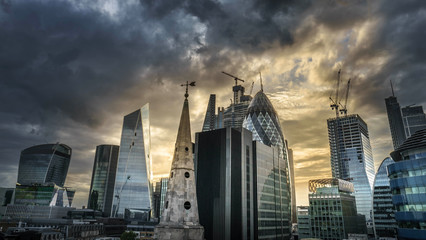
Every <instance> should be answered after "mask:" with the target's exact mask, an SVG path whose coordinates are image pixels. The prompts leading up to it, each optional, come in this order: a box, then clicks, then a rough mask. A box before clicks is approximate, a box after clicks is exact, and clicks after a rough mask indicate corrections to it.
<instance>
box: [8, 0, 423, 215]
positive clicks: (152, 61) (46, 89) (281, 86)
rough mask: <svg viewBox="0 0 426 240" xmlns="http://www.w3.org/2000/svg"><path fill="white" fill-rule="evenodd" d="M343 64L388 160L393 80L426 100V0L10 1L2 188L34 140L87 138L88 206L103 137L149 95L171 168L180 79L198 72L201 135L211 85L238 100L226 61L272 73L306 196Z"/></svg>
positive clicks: (73, 182) (323, 171)
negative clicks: (388, 102) (387, 105)
mask: <svg viewBox="0 0 426 240" xmlns="http://www.w3.org/2000/svg"><path fill="white" fill-rule="evenodd" d="M339 68H341V69H342V85H343V86H344V85H345V84H346V82H347V80H348V79H349V78H351V79H352V82H351V84H352V86H351V89H350V94H349V103H348V113H349V114H351V113H358V114H360V115H361V117H362V118H363V119H364V120H365V121H366V122H367V124H368V128H369V132H370V140H371V145H372V148H373V156H374V161H375V166H376V169H377V167H378V166H379V164H380V162H381V161H382V160H383V159H384V158H385V157H387V156H388V154H389V152H390V151H392V141H391V137H390V131H389V124H388V120H387V116H386V109H385V103H384V98H386V97H388V96H389V95H391V89H390V84H389V80H392V81H393V83H394V88H395V94H396V96H397V97H398V100H399V102H400V104H401V105H402V106H405V105H409V104H417V105H423V106H426V105H425V104H426V93H425V89H426V79H425V76H426V1H421V0H419V1H409V0H406V1H361V0H360V1H349V0H340V1H337V0H336V1H333V0H324V1H321V0H319V1H307V0H297V1H296V0H286V1H281V0H270V1H265V0H235V1H231V0H217V1H215V0H205V1H191V0H173V1H170V0H141V1H130V0H129V1H119V0H117V1H112V0H111V1H106V0H105V1H93V0H74V1H72V0H71V1H63V0H46V1H15V0H0V183H1V184H0V186H1V187H13V186H14V184H15V183H16V179H17V171H18V163H19V155H20V151H21V150H23V149H25V148H27V147H30V146H33V145H38V144H43V143H56V142H61V143H64V144H67V145H69V146H70V147H71V148H72V149H73V155H72V158H71V165H70V168H69V173H68V176H67V181H66V185H67V186H71V187H74V188H75V189H76V190H77V193H76V196H75V200H74V203H73V205H74V206H75V207H81V206H82V205H87V196H88V192H89V188H90V179H91V173H92V167H93V160H94V155H95V148H96V146H97V145H100V144H117V145H119V143H120V137H121V136H120V135H121V126H122V121H123V116H124V115H127V114H128V113H130V112H133V111H135V110H136V109H138V108H140V107H142V106H143V105H144V104H146V103H150V110H151V112H150V114H151V115H150V117H151V141H152V145H151V148H152V159H153V172H154V175H157V176H158V175H167V174H168V172H169V170H170V164H171V160H172V154H173V152H172V151H173V146H174V142H175V138H176V134H177V127H178V121H179V115H180V111H181V107H182V103H183V94H184V89H183V88H182V87H180V84H181V83H184V82H186V81H196V82H197V86H196V87H195V88H192V89H190V96H189V101H190V113H191V124H192V133H193V135H194V134H195V132H198V131H200V130H201V126H202V122H203V120H204V114H205V111H206V108H207V102H208V99H209V95H210V94H211V93H215V94H216V96H217V106H223V107H227V106H228V105H229V104H230V101H229V99H230V98H232V85H233V84H234V81H233V80H232V79H231V78H229V77H227V76H226V75H224V74H222V73H221V71H226V72H229V73H232V74H234V75H236V76H238V77H240V78H242V79H245V80H246V82H244V86H245V87H246V89H247V91H249V90H250V85H251V84H252V82H253V81H255V83H254V89H253V93H256V92H257V91H259V89H260V84H259V74H258V72H259V71H261V72H262V77H263V83H264V92H265V93H266V94H267V96H268V97H269V98H270V100H271V102H272V103H273V105H274V107H275V109H276V110H277V112H278V114H279V118H280V120H281V126H282V128H283V131H284V136H285V138H286V139H287V140H288V142H289V147H290V148H292V149H293V150H294V162H295V176H296V192H297V205H306V204H307V192H308V189H307V182H308V180H310V179H316V178H324V177H330V176H331V169H330V159H329V145H328V136H327V121H326V120H327V118H331V117H333V116H334V112H333V111H332V110H331V109H330V107H329V106H330V100H329V96H330V94H331V93H332V92H333V89H334V87H335V83H336V76H337V71H338V69H339ZM344 91H345V90H344V87H342V88H341V93H342V94H343V92H344ZM253 95H254V94H253Z"/></svg>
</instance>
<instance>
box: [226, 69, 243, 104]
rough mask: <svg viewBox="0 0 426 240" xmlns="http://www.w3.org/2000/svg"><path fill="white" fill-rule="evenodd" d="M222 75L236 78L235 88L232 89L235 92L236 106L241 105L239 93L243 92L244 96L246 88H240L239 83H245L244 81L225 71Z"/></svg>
mask: <svg viewBox="0 0 426 240" xmlns="http://www.w3.org/2000/svg"><path fill="white" fill-rule="evenodd" d="M222 73H223V74H225V75H228V76H230V77H232V78H234V81H235V86H234V87H233V88H232V91H233V92H234V104H237V103H239V102H240V99H239V98H238V92H239V91H241V94H242V95H243V94H244V88H243V87H242V86H238V81H241V82H244V80H243V79H241V78H239V77H236V76H234V75H232V74H229V73H227V72H224V71H222Z"/></svg>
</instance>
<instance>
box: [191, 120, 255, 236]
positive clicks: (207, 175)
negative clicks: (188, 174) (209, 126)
mask: <svg viewBox="0 0 426 240" xmlns="http://www.w3.org/2000/svg"><path fill="white" fill-rule="evenodd" d="M252 153H253V150H252V135H251V132H249V131H248V130H245V129H241V130H240V131H239V130H237V129H233V128H230V127H228V128H222V129H217V130H213V131H208V132H199V133H196V135H195V157H196V162H197V176H196V178H197V182H196V184H197V199H198V209H199V218H200V224H201V225H202V226H203V227H204V238H205V239H207V240H213V239H224V240H231V239H255V235H254V234H255V233H254V231H255V227H254V214H255V213H254V210H255V208H254V206H255V205H254V193H253V186H254V185H253V184H254V183H253V181H254V179H253V174H252V172H253V158H252Z"/></svg>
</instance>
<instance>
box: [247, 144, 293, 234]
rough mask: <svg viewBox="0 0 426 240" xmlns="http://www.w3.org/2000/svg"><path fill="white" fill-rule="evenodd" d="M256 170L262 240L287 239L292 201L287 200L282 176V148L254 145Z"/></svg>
mask: <svg viewBox="0 0 426 240" xmlns="http://www.w3.org/2000/svg"><path fill="white" fill-rule="evenodd" d="M253 151H254V154H253V155H254V158H253V160H254V166H255V171H256V178H255V179H256V194H255V196H256V204H255V206H256V207H257V212H256V215H257V218H256V219H255V222H256V224H255V225H256V226H257V229H256V231H257V234H256V235H257V236H258V239H287V238H289V235H288V232H287V231H289V229H288V221H289V219H288V217H289V215H288V212H287V211H288V209H289V204H290V199H288V198H285V197H286V196H283V194H282V193H283V192H286V190H287V189H285V188H284V187H285V185H283V184H280V182H282V181H285V180H286V179H285V176H283V175H282V174H280V168H279V164H280V162H281V161H282V158H281V156H282V154H280V149H279V147H278V146H271V147H269V146H266V145H264V144H262V143H260V142H257V141H254V142H253Z"/></svg>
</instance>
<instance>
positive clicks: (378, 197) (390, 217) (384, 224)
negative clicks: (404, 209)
mask: <svg viewBox="0 0 426 240" xmlns="http://www.w3.org/2000/svg"><path fill="white" fill-rule="evenodd" d="M392 163H394V161H393V160H392V158H385V159H384V160H383V161H382V163H381V164H380V167H379V169H378V170H377V173H376V177H375V178H374V191H373V227H374V235H375V237H376V239H379V238H380V237H389V238H395V236H396V228H397V225H396V221H395V210H394V206H393V204H392V192H391V189H390V183H389V177H388V171H387V166H388V165H389V164H392Z"/></svg>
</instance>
